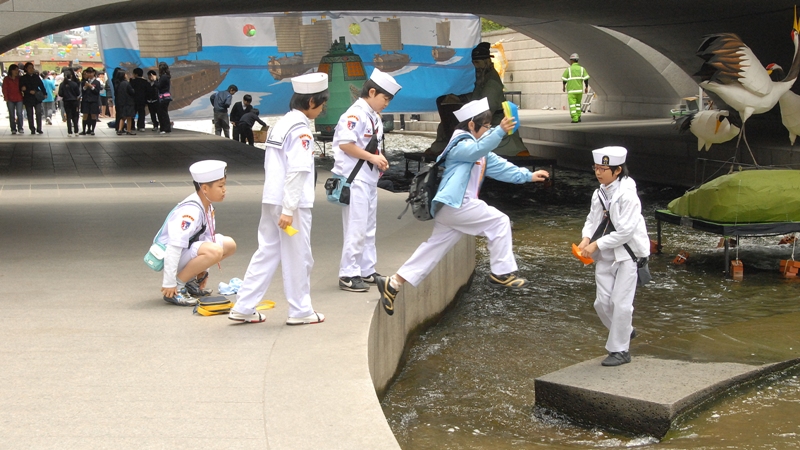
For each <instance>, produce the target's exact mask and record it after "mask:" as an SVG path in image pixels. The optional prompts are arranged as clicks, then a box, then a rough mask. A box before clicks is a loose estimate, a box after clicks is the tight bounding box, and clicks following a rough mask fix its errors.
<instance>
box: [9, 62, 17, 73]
mask: <svg viewBox="0 0 800 450" xmlns="http://www.w3.org/2000/svg"><path fill="white" fill-rule="evenodd" d="M12 70H19V66H18V65H16V64H12V65H10V66H8V73H11V71H12Z"/></svg>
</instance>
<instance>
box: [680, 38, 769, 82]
mask: <svg viewBox="0 0 800 450" xmlns="http://www.w3.org/2000/svg"><path fill="white" fill-rule="evenodd" d="M697 56H699V57H700V58H703V59H704V60H705V62H704V63H703V66H702V67H701V68H700V71H699V72H697V73H696V74H695V76H696V77H699V78H700V81H701V82H702V81H707V82H709V83H717V84H727V85H730V84H736V83H738V84H741V85H742V87H744V88H745V89H747V90H748V91H750V92H752V93H753V94H756V95H762V96H763V95H766V94H768V93H769V91H770V89H771V88H772V80H771V79H770V77H769V74H768V73H767V71H766V69H764V67H763V66H762V65H761V62H760V61H759V60H758V58H757V57H756V55H755V54H754V53H753V51H752V50H750V47H748V46H747V45H746V44H745V43H744V42H742V40H741V38H739V36H737V35H735V34H733V33H720V34H713V35H709V36H706V37H705V39H704V40H703V43H702V44H700V48H698V49H697Z"/></svg>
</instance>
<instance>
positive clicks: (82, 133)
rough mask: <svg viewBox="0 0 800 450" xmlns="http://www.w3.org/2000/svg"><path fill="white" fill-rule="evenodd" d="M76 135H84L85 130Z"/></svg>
mask: <svg viewBox="0 0 800 450" xmlns="http://www.w3.org/2000/svg"><path fill="white" fill-rule="evenodd" d="M78 135H79V136H86V132H85V131H81V132H80V133H78Z"/></svg>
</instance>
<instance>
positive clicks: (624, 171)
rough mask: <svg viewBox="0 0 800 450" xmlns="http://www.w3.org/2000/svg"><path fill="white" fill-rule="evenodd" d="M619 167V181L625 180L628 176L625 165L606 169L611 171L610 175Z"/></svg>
mask: <svg viewBox="0 0 800 450" xmlns="http://www.w3.org/2000/svg"><path fill="white" fill-rule="evenodd" d="M620 167H622V172H620V173H619V179H622V178H625V177H627V176H630V175H629V174H628V165H627V164H625V163H622V165H619V166H608V168H609V169H611V173H612V174H613V173H614V172H616V171H617V169H619V168H620Z"/></svg>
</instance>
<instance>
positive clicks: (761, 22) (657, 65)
mask: <svg viewBox="0 0 800 450" xmlns="http://www.w3.org/2000/svg"><path fill="white" fill-rule="evenodd" d="M290 6H291V8H292V10H295V11H321V10H351V11H396V10H398V9H403V10H405V11H437V12H454V13H472V14H477V15H480V16H482V17H487V18H490V19H492V20H494V21H496V22H498V23H501V24H503V25H507V26H509V27H511V28H513V29H515V30H517V31H519V32H521V33H523V34H525V35H528V36H530V37H532V38H534V39H536V40H539V41H540V42H542V43H544V44H546V45H547V46H549V47H550V48H551V49H553V50H554V51H555V52H556V53H558V54H559V55H560V56H562V57H564V58H567V57H568V55H569V54H570V53H572V52H578V53H579V54H580V55H581V62H582V64H583V65H584V66H586V67H587V68H590V72H591V75H592V87H593V89H594V90H595V91H596V92H597V93H598V102H597V103H596V104H595V105H594V112H598V113H606V114H611V115H614V116H634V117H664V116H665V114H666V113H668V110H669V109H670V108H672V107H674V105H675V104H676V103H678V101H679V99H680V98H681V97H685V96H688V95H694V94H696V93H697V85H696V84H695V83H694V82H693V81H692V79H691V77H690V75H691V74H693V73H694V72H695V71H696V70H697V69H698V68H699V66H700V59H699V58H697V57H696V56H695V50H696V49H697V47H698V45H699V44H700V42H701V40H702V37H703V36H704V35H705V34H710V33H716V32H734V33H737V34H739V35H740V36H741V37H742V39H743V40H744V42H746V43H747V44H748V45H749V46H750V47H751V48H752V49H753V51H754V52H755V54H756V55H757V56H758V57H759V58H760V60H761V62H762V63H764V64H768V63H770V62H776V63H778V64H780V65H782V66H783V67H788V66H789V65H790V64H791V58H792V55H793V53H794V52H793V48H792V43H791V40H790V38H789V32H790V30H791V27H792V15H793V12H792V8H793V6H794V2H790V1H786V0H773V1H770V2H761V1H752V0H744V1H734V2H730V1H721V0H708V1H704V2H679V3H676V2H665V1H662V2H639V1H631V0H616V1H607V2H596V1H592V0H576V1H571V2H553V1H548V0H529V1H526V2H517V3H509V4H502V3H499V4H498V3H495V4H489V3H486V2H478V1H474V0H468V1H463V2H449V1H443V0H427V1H422V0H408V1H406V2H403V3H402V5H399V4H398V3H397V2H390V1H386V0H370V1H365V0H329V1H326V2H319V1H312V0H298V1H295V2H293V3H292V4H291V5H290ZM286 8H287V4H286V3H285V2H277V1H274V0H268V1H262V2H253V1H250V0H229V1H225V2H219V1H212V0H169V1H163V0H92V1H91V2H90V1H85V0H26V1H24V2H23V1H20V0H5V1H3V0H0V52H2V51H6V50H8V49H10V48H13V47H15V46H17V45H19V44H22V43H24V42H27V41H28V40H30V39H35V38H38V37H40V36H43V35H47V34H50V33H54V32H58V31H62V30H65V29H69V28H75V27H81V26H85V25H96V24H105V23H116V22H127V21H134V20H147V19H158V18H169V17H182V16H187V15H193V16H205V15H218V14H240V13H255V12H282V11H285V10H286Z"/></svg>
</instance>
